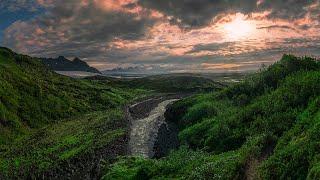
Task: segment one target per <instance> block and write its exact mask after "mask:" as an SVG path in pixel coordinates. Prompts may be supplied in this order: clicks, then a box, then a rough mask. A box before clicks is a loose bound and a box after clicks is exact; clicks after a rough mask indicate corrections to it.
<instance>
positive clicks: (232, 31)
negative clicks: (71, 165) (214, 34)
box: [223, 14, 256, 40]
mask: <svg viewBox="0 0 320 180" xmlns="http://www.w3.org/2000/svg"><path fill="white" fill-rule="evenodd" d="M255 30H256V26H255V24H254V23H252V22H250V21H248V20H246V19H245V16H244V15H243V14H237V15H236V16H235V17H234V18H233V20H232V21H230V22H228V23H226V24H224V25H223V31H224V32H225V34H226V37H227V38H228V39H232V40H240V39H242V38H247V37H248V36H250V35H251V34H252V33H253V32H254V31H255Z"/></svg>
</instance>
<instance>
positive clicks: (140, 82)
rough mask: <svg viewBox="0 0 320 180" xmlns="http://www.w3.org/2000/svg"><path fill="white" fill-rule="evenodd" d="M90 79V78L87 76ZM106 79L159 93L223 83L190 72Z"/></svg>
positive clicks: (210, 88)
mask: <svg viewBox="0 0 320 180" xmlns="http://www.w3.org/2000/svg"><path fill="white" fill-rule="evenodd" d="M89 79H90V78H89ZM103 79H104V80H107V82H108V83H109V85H110V86H112V87H120V88H138V89H146V90H151V91H153V92H160V93H176V92H181V93H191V92H201V91H202V92H204V91H213V90H220V89H221V88H222V87H224V85H222V84H220V83H216V82H214V81H212V80H211V79H209V78H205V77H201V76H196V75H191V74H189V75H188V74H168V75H156V76H149V77H145V78H137V79H111V78H105V77H104V78H103V77H101V78H100V80H103Z"/></svg>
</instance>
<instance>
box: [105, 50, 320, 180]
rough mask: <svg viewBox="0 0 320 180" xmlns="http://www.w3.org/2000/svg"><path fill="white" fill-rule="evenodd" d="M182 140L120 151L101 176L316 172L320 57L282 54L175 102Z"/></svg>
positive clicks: (312, 175) (319, 166) (172, 115)
mask: <svg viewBox="0 0 320 180" xmlns="http://www.w3.org/2000/svg"><path fill="white" fill-rule="evenodd" d="M166 116H167V118H168V119H169V120H171V121H174V122H176V123H177V124H178V125H179V129H180V132H179V139H180V142H181V144H182V147H181V148H180V149H179V150H175V151H173V152H172V153H171V154H170V155H169V156H168V157H165V158H162V159H159V160H145V159H141V158H134V157H132V158H124V159H122V160H120V161H119V162H117V163H116V164H114V165H112V166H110V167H108V168H106V170H105V176H104V179H141V178H146V179H245V178H247V179H306V178H307V179H320V133H319V132H320V63H319V61H317V60H315V59H312V58H307V57H304V58H297V57H294V56H290V55H285V56H283V58H282V59H281V60H280V61H279V62H277V63H275V64H273V65H271V66H270V67H269V68H267V69H265V70H261V71H260V72H258V73H256V74H254V75H252V76H250V77H248V78H246V79H245V80H244V81H243V82H241V83H239V84H237V85H234V86H231V87H228V88H226V89H224V90H222V91H220V92H216V93H207V94H202V95H196V96H193V97H191V98H187V99H185V100H182V101H179V102H177V103H175V104H174V105H173V106H172V107H171V109H170V110H169V112H168V113H167V114H166Z"/></svg>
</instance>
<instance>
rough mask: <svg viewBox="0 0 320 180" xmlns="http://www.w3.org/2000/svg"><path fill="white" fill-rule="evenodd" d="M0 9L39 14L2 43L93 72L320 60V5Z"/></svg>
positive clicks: (101, 2) (160, 2)
mask: <svg viewBox="0 0 320 180" xmlns="http://www.w3.org/2000/svg"><path fill="white" fill-rule="evenodd" d="M3 9H6V10H7V11H10V12H15V11H20V12H21V11H30V12H32V11H40V10H43V13H41V14H40V15H38V16H36V17H35V18H32V19H30V20H18V21H16V22H14V23H13V24H11V25H10V26H9V27H8V28H6V30H5V31H4V37H3V42H2V44H3V45H5V46H8V47H10V48H13V49H14V50H17V51H20V52H23V53H28V54H30V55H33V56H47V57H48V56H50V57H52V56H58V55H64V56H67V57H73V56H77V57H80V58H84V59H85V60H87V61H88V62H89V63H90V64H91V65H93V66H96V67H97V68H100V69H109V68H114V67H117V66H122V67H128V66H145V67H148V68H149V67H150V68H155V69H157V68H158V69H165V70H169V71H174V72H183V71H214V72H220V71H242V70H255V69H257V68H259V67H260V66H261V64H262V63H263V64H269V63H271V62H273V61H274V60H276V59H277V58H279V57H280V56H281V55H282V54H283V53H293V54H298V55H315V56H319V55H320V49H319V47H320V46H319V40H320V22H319V20H320V15H319V14H320V0H306V1H301V0H285V1H278V0H234V1H228V0H216V1H212V0H152V1H151V0H68V1H64V0H37V1H35V0H14V1H6V0H4V1H3V2H1V4H0V10H3ZM0 16H1V15H0ZM0 39H1V38H0Z"/></svg>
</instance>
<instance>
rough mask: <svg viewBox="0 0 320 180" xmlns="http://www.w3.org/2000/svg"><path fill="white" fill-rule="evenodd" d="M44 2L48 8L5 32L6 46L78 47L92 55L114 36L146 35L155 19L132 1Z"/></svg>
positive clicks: (36, 51)
mask: <svg viewBox="0 0 320 180" xmlns="http://www.w3.org/2000/svg"><path fill="white" fill-rule="evenodd" d="M106 2H108V3H106ZM110 2H113V3H114V4H112V3H110ZM120 2H122V3H123V4H121V3H120ZM125 2H126V3H125ZM40 3H42V4H44V5H46V7H47V8H48V11H47V12H46V13H45V14H44V15H41V16H39V17H37V18H35V19H33V20H31V21H29V22H22V21H17V22H15V23H14V24H13V25H12V26H11V27H9V28H8V29H7V30H6V31H5V36H4V45H6V46H9V47H12V48H14V49H17V50H20V51H23V52H27V53H29V54H31V55H40V54H41V55H49V54H50V53H47V51H48V49H49V51H55V52H56V54H57V53H60V54H70V55H71V54H73V53H70V51H72V50H73V49H76V50H77V51H78V52H80V51H85V52H87V53H89V54H88V55H89V56H90V54H93V53H96V52H97V51H103V49H105V48H106V47H107V46H108V42H110V41H111V40H113V39H114V38H121V39H126V40H134V39H138V38H140V37H142V36H144V35H145V32H146V30H147V27H149V26H151V25H152V24H153V23H154V22H155V20H154V19H152V18H149V17H148V13H151V12H148V11H145V10H143V9H140V10H139V9H137V6H136V5H131V6H128V4H129V3H130V1H129V0H112V1H103V0H81V1H79V0H69V1H63V0H57V1H52V2H51V1H40ZM119 3H120V4H119ZM109 7H111V8H115V7H117V8H118V9H113V10H109V9H108V8H109ZM39 32H42V33H39ZM89 46H90V47H89ZM86 50H87V51H86Z"/></svg>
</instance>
